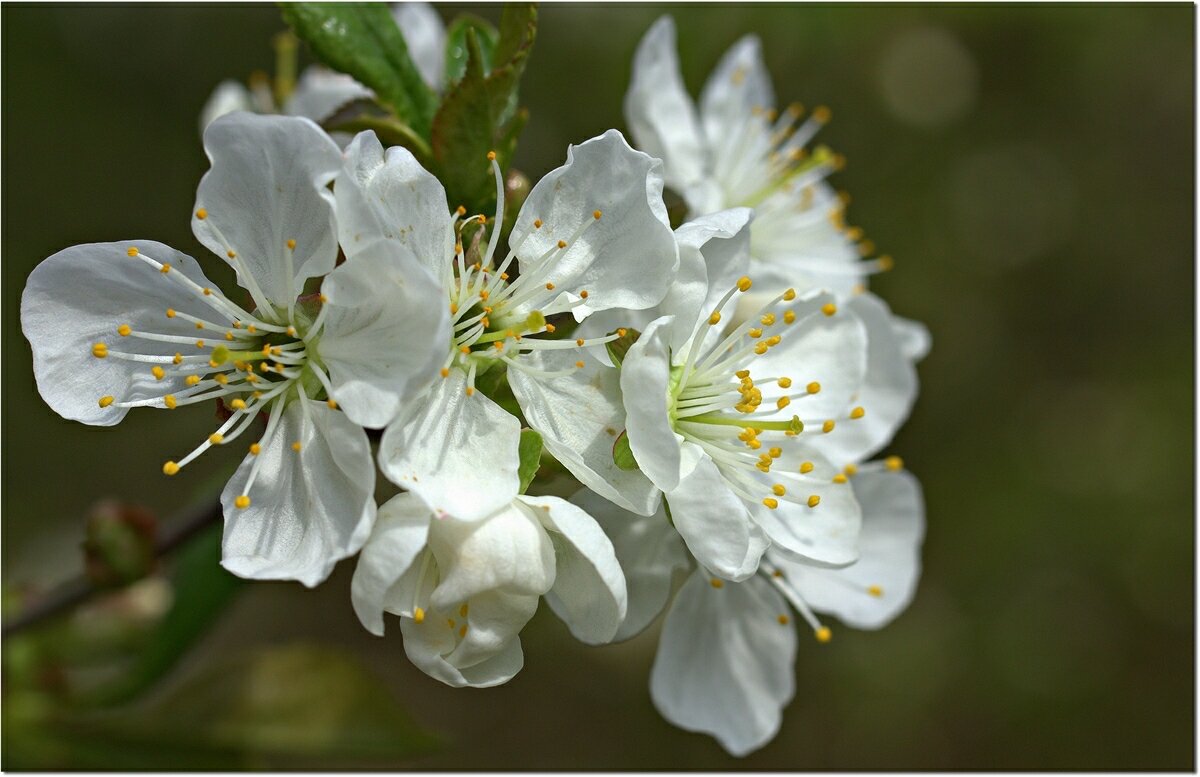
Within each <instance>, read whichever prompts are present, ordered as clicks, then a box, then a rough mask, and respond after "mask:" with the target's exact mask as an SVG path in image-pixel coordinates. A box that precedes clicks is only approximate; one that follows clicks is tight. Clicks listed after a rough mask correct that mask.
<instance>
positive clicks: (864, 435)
mask: <svg viewBox="0 0 1200 777" xmlns="http://www.w3.org/2000/svg"><path fill="white" fill-rule="evenodd" d="M844 305H845V307H846V309H847V310H848V311H849V312H851V313H853V314H854V315H855V316H857V317H858V319H859V320H860V321H862V322H863V324H864V325H865V328H866V333H867V369H866V373H865V375H864V376H863V381H862V387H861V388H860V389H859V391H858V393H857V395H856V396H855V397H854V399H853V401H852V404H853V405H855V406H859V407H862V408H863V409H864V410H865V413H866V414H865V415H864V416H863V417H862V418H859V419H855V420H848V421H846V422H845V423H840V422H839V424H838V427H837V428H836V429H834V431H833V432H832V433H831V434H828V435H823V439H822V440H821V450H822V452H823V453H824V454H825V455H826V456H828V457H829V458H830V459H832V460H833V461H834V462H835V463H837V464H846V463H851V462H857V461H862V460H863V459H866V458H868V457H869V456H871V455H873V454H874V453H876V452H877V451H879V450H880V449H881V448H883V447H884V446H885V445H887V444H888V442H889V441H891V439H892V436H893V435H894V434H895V433H896V431H897V430H898V429H899V428H900V426H901V425H902V424H903V423H904V422H905V420H907V419H908V414H909V412H911V411H912V406H913V402H914V401H915V400H916V398H917V389H918V385H917V371H916V369H915V368H914V367H913V364H912V362H911V361H910V360H909V358H908V357H907V356H906V355H905V353H904V351H903V347H902V345H901V342H900V340H899V339H897V337H896V330H895V329H894V328H893V326H892V313H891V311H890V310H888V307H887V305H885V304H884V303H883V300H881V299H879V297H876V296H875V295H874V294H859V295H857V296H854V297H851V298H850V299H849V300H847V301H846V302H845V303H844Z"/></svg>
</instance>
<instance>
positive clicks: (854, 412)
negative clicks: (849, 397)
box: [850, 407, 867, 419]
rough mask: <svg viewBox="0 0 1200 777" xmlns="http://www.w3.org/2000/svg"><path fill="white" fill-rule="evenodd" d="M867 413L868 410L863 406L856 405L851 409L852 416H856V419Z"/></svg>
mask: <svg viewBox="0 0 1200 777" xmlns="http://www.w3.org/2000/svg"><path fill="white" fill-rule="evenodd" d="M866 414H867V411H866V410H863V409H862V408H861V407H856V408H854V409H853V410H851V411H850V417H851V418H854V419H859V418H862V417H863V416H865V415H866Z"/></svg>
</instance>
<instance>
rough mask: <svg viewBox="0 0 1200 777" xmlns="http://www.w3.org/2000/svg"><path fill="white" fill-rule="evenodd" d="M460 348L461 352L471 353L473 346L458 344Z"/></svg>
mask: <svg viewBox="0 0 1200 777" xmlns="http://www.w3.org/2000/svg"><path fill="white" fill-rule="evenodd" d="M458 350H459V353H464V354H467V353H470V352H471V346H469V345H460V346H458Z"/></svg>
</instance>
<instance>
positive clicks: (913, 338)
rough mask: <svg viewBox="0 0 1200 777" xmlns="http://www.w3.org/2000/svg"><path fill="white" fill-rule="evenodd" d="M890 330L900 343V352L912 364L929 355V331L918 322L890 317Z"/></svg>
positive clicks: (931, 339)
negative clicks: (894, 331)
mask: <svg viewBox="0 0 1200 777" xmlns="http://www.w3.org/2000/svg"><path fill="white" fill-rule="evenodd" d="M892 328H893V329H895V330H896V339H897V340H899V341H900V350H902V351H903V352H904V355H905V357H907V358H908V359H909V360H910V361H912V362H914V363H915V362H919V361H921V360H922V359H924V358H925V357H926V356H928V355H929V349H930V348H931V347H932V346H933V338H932V337H931V336H930V334H929V329H928V328H927V327H926V326H925V325H924V324H922V323H921V322H920V321H913V320H911V319H908V318H901V317H900V316H896V315H893V316H892Z"/></svg>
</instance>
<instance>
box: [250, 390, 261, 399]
mask: <svg viewBox="0 0 1200 777" xmlns="http://www.w3.org/2000/svg"><path fill="white" fill-rule="evenodd" d="M262 395H263V393H262V392H261V391H255V392H254V393H252V394H251V395H250V396H252V397H254V398H255V399H262Z"/></svg>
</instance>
